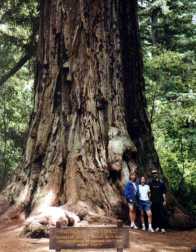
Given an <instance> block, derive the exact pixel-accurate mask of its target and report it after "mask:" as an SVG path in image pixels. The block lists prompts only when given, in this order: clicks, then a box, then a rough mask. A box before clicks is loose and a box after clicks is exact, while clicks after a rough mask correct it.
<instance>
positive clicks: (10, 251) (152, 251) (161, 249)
mask: <svg viewBox="0 0 196 252" xmlns="http://www.w3.org/2000/svg"><path fill="white" fill-rule="evenodd" d="M21 230H22V224H21V223H19V222H15V223H12V224H9V225H7V224H0V252H49V251H52V250H49V247H48V239H27V238H22V237H19V234H20V232H21ZM193 247H195V250H193V251H196V230H191V231H168V232H167V233H166V234H161V233H154V234H153V233H148V232H143V231H132V230H130V248H129V249H127V250H126V251H125V252H129V251H130V252H132V251H134V252H148V251H149V252H167V251H171V252H173V251H178V252H186V251H191V248H193ZM64 251H65V250H64ZM84 251H86V250H84ZM90 251H93V252H95V251H96V252H98V251H100V250H88V252H90ZM102 251H104V252H106V251H107V252H114V251H115V252H116V250H114V249H109V250H102ZM67 252H70V250H69V251H67ZM74 252H76V250H74Z"/></svg>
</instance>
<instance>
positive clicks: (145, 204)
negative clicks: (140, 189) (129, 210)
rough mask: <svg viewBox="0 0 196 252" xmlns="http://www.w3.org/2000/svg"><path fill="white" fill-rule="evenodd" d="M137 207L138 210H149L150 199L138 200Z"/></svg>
mask: <svg viewBox="0 0 196 252" xmlns="http://www.w3.org/2000/svg"><path fill="white" fill-rule="evenodd" d="M139 209H140V211H142V210H143V211H145V212H147V211H149V210H150V209H151V202H150V200H139Z"/></svg>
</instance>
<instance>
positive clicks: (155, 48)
mask: <svg viewBox="0 0 196 252" xmlns="http://www.w3.org/2000/svg"><path fill="white" fill-rule="evenodd" d="M194 13H195V5H194V2H193V1H187V0H178V1H165V0H162V1H157V0H154V1H143V3H142V5H141V8H140V23H141V30H142V31H143V33H142V35H143V34H144V36H143V37H142V38H143V39H142V42H143V48H144V64H145V68H144V69H145V80H146V95H147V100H148V110H149V118H150V119H151V122H152V128H153V133H154V137H155V144H156V148H157V150H158V153H159V157H160V162H161V165H162V168H163V171H164V174H165V176H166V177H167V179H168V182H169V185H170V188H171V190H172V191H173V192H174V193H175V194H176V195H177V196H178V198H179V195H180V201H181V203H182V204H184V206H185V207H187V208H188V209H189V210H191V211H193V212H195V213H196V196H195V195H196V169H195V167H196V158H195V157H196V109H195V106H196V78H195V77H196V76H195V55H196V54H195V48H196V47H195V46H194V44H193V41H195V30H196V29H195V24H194V22H192V20H193V14H194Z"/></svg>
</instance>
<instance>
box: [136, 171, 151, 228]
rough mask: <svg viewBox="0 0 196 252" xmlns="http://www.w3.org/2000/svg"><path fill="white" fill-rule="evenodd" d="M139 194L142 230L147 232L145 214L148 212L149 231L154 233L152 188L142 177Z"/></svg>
mask: <svg viewBox="0 0 196 252" xmlns="http://www.w3.org/2000/svg"><path fill="white" fill-rule="evenodd" d="M138 194H139V209H140V211H141V222H142V230H144V231H145V230H146V227H145V222H144V212H146V214H147V217H148V231H149V232H154V230H153V228H152V212H151V201H150V187H149V185H147V184H146V179H145V177H144V176H142V177H141V183H140V184H139V186H138Z"/></svg>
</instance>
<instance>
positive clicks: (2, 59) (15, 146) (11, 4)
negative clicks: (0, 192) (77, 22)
mask: <svg viewBox="0 0 196 252" xmlns="http://www.w3.org/2000/svg"><path fill="white" fill-rule="evenodd" d="M37 20H38V12H37V1H23V0H17V1H10V0H6V1H2V2H1V3H0V41H1V43H0V80H1V79H3V77H4V76H5V75H6V74H7V73H9V72H10V71H11V70H12V69H14V68H16V66H17V63H18V62H19V61H20V60H21V58H23V57H24V55H26V54H29V53H30V54H31V55H33V53H34V51H33V50H34V47H35V43H36V31H37V23H38V22H37ZM24 63H25V62H24ZM17 71H18V70H17ZM17 71H16V74H15V75H14V76H13V74H12V73H11V74H10V76H9V78H8V80H7V81H6V83H3V84H4V85H2V83H1V81H0V188H1V187H2V186H3V185H4V183H5V181H6V180H7V177H8V175H9V173H10V172H11V171H12V170H14V169H15V168H16V166H17V165H18V163H19V161H20V160H21V157H22V153H23V148H24V143H25V135H26V131H27V126H28V124H27V123H28V121H29V115H30V111H31V108H32V90H31V89H32V82H33V81H32V79H33V60H32V59H31V60H29V61H26V64H25V65H24V64H23V67H22V68H21V69H20V71H18V72H17Z"/></svg>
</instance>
